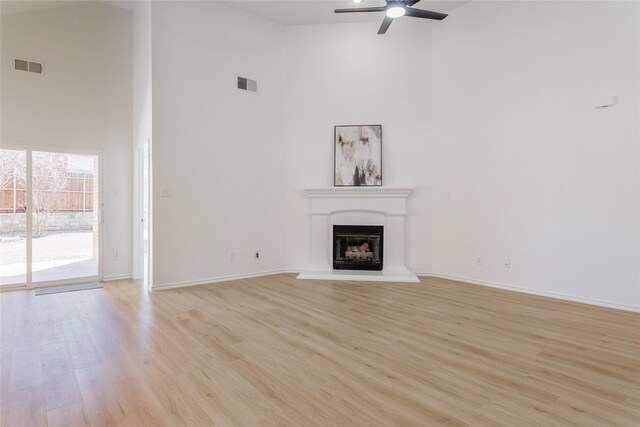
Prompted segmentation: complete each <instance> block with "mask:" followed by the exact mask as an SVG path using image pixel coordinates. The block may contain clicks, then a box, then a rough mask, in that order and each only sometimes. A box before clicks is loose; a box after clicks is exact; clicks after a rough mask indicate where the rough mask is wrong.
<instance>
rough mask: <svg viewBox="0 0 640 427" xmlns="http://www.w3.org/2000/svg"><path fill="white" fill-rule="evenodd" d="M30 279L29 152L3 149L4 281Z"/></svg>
mask: <svg viewBox="0 0 640 427" xmlns="http://www.w3.org/2000/svg"><path fill="white" fill-rule="evenodd" d="M25 283H27V152H26V151H25V150H4V149H0V284H2V285H19V284H25Z"/></svg>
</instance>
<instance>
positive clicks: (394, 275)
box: [298, 187, 419, 282]
mask: <svg viewBox="0 0 640 427" xmlns="http://www.w3.org/2000/svg"><path fill="white" fill-rule="evenodd" d="M412 192H413V189H412V188H407V187H325V188H308V189H305V194H306V195H307V197H308V198H309V199H310V206H311V211H310V221H311V245H310V248H309V249H310V256H309V258H308V259H309V260H310V263H309V265H308V266H307V267H306V268H305V269H304V270H303V271H302V273H300V274H299V275H298V279H320V280H368V281H386V282H419V279H418V277H417V276H416V275H415V274H413V273H411V272H410V271H409V269H408V268H407V266H406V261H405V248H406V243H405V240H406V236H405V233H406V231H405V228H406V227H405V221H406V216H407V199H408V198H409V195H410V194H411V193H412ZM334 225H382V226H384V260H383V270H382V271H350V270H334V269H333V267H332V266H333V226H334Z"/></svg>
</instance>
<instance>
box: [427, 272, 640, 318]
mask: <svg viewBox="0 0 640 427" xmlns="http://www.w3.org/2000/svg"><path fill="white" fill-rule="evenodd" d="M416 274H417V275H418V276H424V277H436V278H440V279H448V280H455V281H457V282H465V283H470V284H473V285H480V286H487V287H490V288H497V289H504V290H507V291H514V292H520V293H524V294H530V295H537V296H541V297H548V298H555V299H561V300H565V301H571V302H578V303H582V304H590V305H597V306H600V307H607V308H615V309H618V310H625V311H632V312H635V313H640V307H636V306H633V305H625V304H617V303H612V302H609V301H602V300H595V299H591V298H580V297H575V296H572V295H564V294H558V293H555V292H546V291H538V290H535V289H529V288H518V287H515V286H510V285H505V284H502V283H495V282H489V281H485V280H475V279H471V278H469V277H462V276H453V275H450V274H442V273H416Z"/></svg>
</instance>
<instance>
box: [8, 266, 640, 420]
mask: <svg viewBox="0 0 640 427" xmlns="http://www.w3.org/2000/svg"><path fill="white" fill-rule="evenodd" d="M0 303H1V306H0V307H1V310H2V313H1V319H2V324H1V347H0V349H1V370H0V373H1V384H0V385H1V390H0V398H1V408H0V409H1V412H2V414H1V415H2V422H1V425H2V426H3V427H5V426H6V427H8V426H37V425H47V424H48V425H50V426H53V425H62V426H72V425H84V424H90V425H96V426H98V425H131V426H142V425H173V426H177V425H197V426H208V425H231V426H254V425H258V426H268V425H303V426H312V425H340V426H358V425H385V426H386V425H436V424H453V425H464V424H470V425H491V426H498V425H508V426H519V425H544V426H553V425H571V424H576V425H629V426H631V425H635V426H637V425H639V424H640V329H639V328H640V315H638V314H632V313H628V312H622V311H616V310H610V309H604V308H597V307H591V306H586V305H580V304H574V303H568V302H562V301H556V300H551V299H545V298H541V297H534V296H528V295H524V294H518V293H511V292H506V291H500V290H495V289H490V288H485V287H480V286H475V285H467V284H462V283H456V282H452V281H446V280H440V279H423V282H422V283H420V284H389V283H363V282H320V281H298V280H296V279H295V278H294V277H293V276H291V275H278V276H271V277H264V278H257V279H248V280H241V281H236V282H229V283H225V284H216V285H208V286H198V287H192V288H184V289H177V290H169V291H161V292H154V293H152V294H147V293H146V292H144V291H142V290H141V289H140V286H139V285H137V284H136V283H135V282H132V281H123V282H116V283H111V284H106V285H105V288H104V289H103V290H91V291H83V292H73V293H65V294H56V295H48V296H39V297H35V296H34V295H33V292H32V291H31V292H26V291H21V292H5V293H2V294H0Z"/></svg>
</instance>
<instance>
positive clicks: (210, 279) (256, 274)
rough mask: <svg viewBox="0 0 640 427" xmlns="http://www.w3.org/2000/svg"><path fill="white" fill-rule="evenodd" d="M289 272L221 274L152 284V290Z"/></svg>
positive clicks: (270, 271) (269, 271)
mask: <svg viewBox="0 0 640 427" xmlns="http://www.w3.org/2000/svg"><path fill="white" fill-rule="evenodd" d="M283 273H289V271H286V270H284V269H282V270H267V271H258V272H255V273H246V274H235V275H231V276H221V277H212V278H209V279H201V280H188V281H185V282H175V283H165V284H162V285H154V286H152V288H151V290H152V291H163V290H166V289H176V288H186V287H188V286H199V285H210V284H213V283H222V282H230V281H232V280H240V279H251V278H254V277H262V276H273V275H274V274H283Z"/></svg>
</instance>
